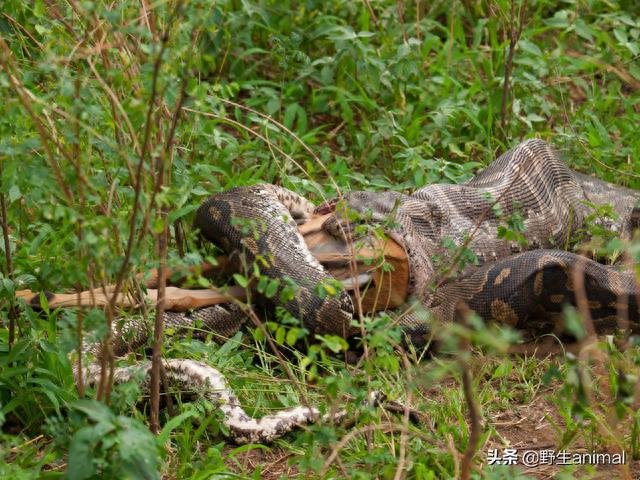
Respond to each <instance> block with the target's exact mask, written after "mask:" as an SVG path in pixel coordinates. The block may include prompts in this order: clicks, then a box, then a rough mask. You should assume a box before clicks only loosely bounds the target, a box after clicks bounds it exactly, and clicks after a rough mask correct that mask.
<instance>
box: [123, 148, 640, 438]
mask: <svg viewBox="0 0 640 480" xmlns="http://www.w3.org/2000/svg"><path fill="white" fill-rule="evenodd" d="M639 201H640V193H639V192H636V191H632V190H628V189H624V188H620V187H615V186H613V185H611V184H608V183H606V182H603V181H600V180H597V179H594V178H591V177H588V176H586V175H581V174H578V173H575V172H573V171H571V170H570V169H569V168H568V167H567V166H566V165H565V164H564V163H563V162H562V161H560V159H559V158H558V155H557V154H556V153H555V151H554V150H553V149H552V148H551V147H550V146H549V145H548V144H546V143H545V142H543V141H541V140H536V139H532V140H527V141H525V142H523V143H521V144H520V145H518V146H516V147H515V148H513V149H512V150H510V151H508V152H506V153H505V154H503V155H502V156H501V157H500V158H498V159H497V160H496V161H495V162H493V163H492V164H491V165H490V166H489V167H487V168H486V169H485V170H484V171H482V172H480V173H479V174H478V175H476V177H475V178H473V179H472V180H470V181H469V182H467V183H464V184H461V185H430V186H427V187H425V188H422V189H420V190H418V191H416V192H415V193H414V194H412V195H404V194H401V193H396V192H383V193H377V192H375V193H374V192H353V193H350V194H348V195H346V196H345V197H344V203H345V204H346V205H348V209H349V211H351V212H354V211H355V212H358V213H359V214H360V217H361V218H364V219H366V220H364V221H365V222H366V223H367V224H377V223H379V224H383V225H385V226H386V231H387V234H388V235H389V236H390V237H391V238H392V239H394V240H395V241H396V242H398V243H399V244H400V245H401V246H402V247H403V248H404V249H405V251H406V253H407V256H408V259H409V268H410V294H411V296H412V297H413V298H417V299H418V300H419V301H420V303H422V304H423V305H424V307H425V308H426V310H427V311H428V312H429V313H430V314H431V317H432V318H434V319H436V320H439V321H454V320H456V311H457V307H458V306H459V305H460V303H461V302H463V303H465V304H466V305H467V306H468V307H469V309H470V310H472V311H474V312H475V313H477V314H478V315H479V316H481V317H482V318H484V319H485V320H496V321H499V322H503V323H505V324H508V325H511V326H513V327H516V328H518V329H522V330H525V331H526V330H535V331H553V330H557V328H558V323H559V322H558V319H559V318H560V314H561V312H562V308H563V305H565V304H567V303H569V304H573V305H576V303H577V302H578V300H579V298H577V297H578V295H579V292H578V291H577V289H576V285H575V277H574V272H575V271H578V272H580V274H581V275H582V278H583V279H584V293H585V296H586V298H585V302H586V305H587V306H588V309H589V313H590V314H591V316H592V318H593V323H594V326H595V327H596V330H602V329H604V328H607V327H611V326H616V325H617V322H618V319H620V318H623V319H624V320H625V322H626V323H625V324H624V325H623V326H626V327H630V329H632V330H634V329H638V326H639V324H640V310H639V308H640V307H639V303H638V299H640V289H639V288H638V284H637V283H636V280H635V277H634V275H633V274H632V273H630V272H626V271H621V270H618V269H616V268H614V267H608V266H604V265H601V264H599V263H597V262H595V261H593V260H590V259H587V258H585V257H583V256H578V255H576V254H573V253H570V252H567V251H563V249H565V248H566V246H568V245H569V242H570V240H571V239H572V237H574V236H575V235H576V234H579V233H580V232H581V231H583V230H584V228H585V224H586V222H587V220H589V219H590V215H591V213H592V212H593V207H592V205H593V204H595V205H602V204H611V205H612V207H613V211H614V213H615V215H613V218H596V219H595V220H594V222H595V223H598V224H599V225H600V226H602V227H604V228H606V229H607V230H609V231H610V232H614V233H615V234H616V235H619V236H620V237H622V238H630V237H631V235H632V232H633V230H634V229H636V228H639V227H640V208H639ZM336 205H340V202H337V201H334V202H330V203H328V204H325V205H322V206H320V207H318V208H317V209H314V206H313V205H312V204H310V203H309V202H308V201H307V200H305V199H304V198H302V197H300V196H299V195H297V194H295V193H293V192H290V191H288V190H285V189H283V188H280V187H276V186H273V185H256V186H253V187H240V188H235V189H232V190H229V191H226V192H222V193H219V194H216V195H214V196H212V197H211V198H209V199H208V200H207V201H206V202H205V203H204V204H203V205H202V206H201V207H200V209H199V210H198V212H197V216H196V226H197V227H198V228H199V229H200V231H201V233H202V235H203V236H204V237H205V238H206V239H208V240H210V241H212V242H214V243H215V244H216V245H219V246H220V247H222V249H223V250H224V251H225V252H226V253H227V254H229V255H230V256H231V257H232V258H235V259H236V261H237V263H238V268H239V269H240V270H245V271H248V272H251V271H253V270H252V269H253V268H255V267H256V266H257V268H258V269H259V271H260V274H261V275H264V276H266V277H268V278H270V279H272V280H276V281H278V282H280V283H279V288H278V291H277V293H276V294H275V295H273V296H271V297H270V298H267V297H266V296H264V295H259V294H258V293H257V291H255V289H254V291H253V294H252V296H253V297H254V298H253V301H254V302H256V303H261V304H263V305H265V306H270V307H275V306H280V307H283V308H284V309H285V310H287V311H288V312H289V313H290V314H292V315H293V316H295V317H296V318H299V319H300V320H301V321H302V322H303V324H304V326H305V327H306V328H307V329H308V330H309V331H310V332H311V333H319V334H326V333H331V334H334V335H340V336H343V337H348V336H350V335H353V334H354V333H356V330H355V329H354V327H353V326H352V324H351V320H352V317H353V312H354V307H353V304H352V301H351V298H350V296H349V295H348V294H347V292H346V291H345V290H343V289H341V288H340V287H339V286H337V285H336V283H335V281H333V279H332V277H331V276H330V275H329V274H328V273H327V272H326V271H325V270H324V268H323V267H322V265H321V264H320V263H319V262H318V261H317V260H316V259H315V258H314V257H313V256H312V255H311V253H310V252H309V250H308V248H307V246H306V244H305V242H304V239H303V238H302V236H301V235H300V234H299V232H298V230H297V224H299V223H302V222H304V221H305V219H307V218H309V216H310V215H311V214H312V213H314V211H316V212H318V211H323V212H324V211H326V209H327V208H330V209H335V207H336ZM335 211H336V212H340V211H342V210H341V209H340V208H337V209H336V210H335ZM513 215H520V217H521V219H522V224H523V225H524V229H523V232H522V238H521V239H520V241H516V240H511V241H507V240H505V239H504V238H501V237H500V236H499V235H498V234H497V232H498V229H499V227H500V226H501V225H504V224H505V220H506V219H508V218H509V217H511V216H513ZM345 218H347V217H346V216H345V215H340V214H339V213H335V215H333V216H332V217H330V218H329V220H327V221H326V222H325V224H324V228H325V229H326V230H327V231H329V232H330V233H331V234H332V235H334V236H335V237H336V238H340V239H347V238H348V237H350V236H352V234H353V232H354V228H353V222H349V221H347V220H345ZM349 218H351V216H349ZM447 243H448V246H446V245H447ZM460 247H466V248H467V249H468V250H469V251H471V252H473V254H474V255H475V257H476V259H477V261H476V262H475V264H470V265H468V266H466V267H465V268H464V269H462V271H459V272H454V273H456V275H451V273H452V269H451V268H446V267H447V266H450V265H452V263H455V262H456V260H457V258H456V257H455V252H456V251H459V249H460ZM434 259H437V260H434ZM454 270H455V269H454ZM445 272H446V273H447V275H443V273H445ZM436 284H437V285H438V286H439V288H437V289H435V291H434V289H433V286H434V285H436ZM291 287H294V293H293V294H292V295H289V296H286V292H287V289H289V290H291ZM331 292H334V293H335V294H330V293H331ZM232 309H235V307H232ZM196 317H199V322H198V323H202V324H203V325H202V327H203V329H204V330H207V329H209V328H212V329H214V330H215V331H218V332H220V331H224V332H226V333H227V334H231V333H233V332H235V331H236V330H237V329H239V328H240V326H241V325H242V323H243V322H244V321H245V316H244V313H243V312H242V310H240V309H235V310H226V309H225V308H224V307H221V306H216V307H209V308H205V309H202V310H200V311H199V312H196V313H194V314H190V315H184V314H169V313H168V314H167V317H166V320H167V323H170V324H171V325H172V326H173V327H174V328H191V327H192V326H193V325H194V322H195V319H196ZM401 324H402V325H404V327H405V329H406V331H407V333H408V334H409V336H410V338H411V340H417V341H416V343H417V344H420V343H421V341H420V338H419V337H420V336H421V335H424V334H425V333H428V331H429V328H428V325H425V324H424V323H423V322H420V321H418V320H416V318H415V317H414V316H412V315H409V316H407V317H406V318H404V319H403V320H402V321H401ZM146 335H148V333H144V332H141V331H140V329H138V331H137V332H135V334H134V338H135V339H136V341H135V342H133V341H127V342H123V343H124V345H123V348H127V347H128V348H131V346H132V344H133V343H136V344H140V343H141V342H144V340H145V338H146ZM194 368H195V367H194ZM208 368H210V367H208ZM218 375H219V373H218ZM123 376H124V377H126V376H127V375H125V374H123ZM205 376H206V375H199V376H198V378H199V380H198V382H200V384H202V383H203V381H204V380H202V378H200V377H203V378H204V377H205ZM182 377H184V372H183V374H182ZM194 378H195V377H194ZM201 380H202V381H201ZM210 383H211V384H212V385H213V384H215V382H210ZM225 388H226V387H225ZM234 398H235V397H234ZM284 417H287V414H286V413H285V414H284ZM284 417H283V418H284ZM294 417H295V421H291V422H289V423H283V424H282V425H281V427H282V428H280V427H278V428H277V429H276V431H277V432H278V435H280V434H283V433H285V432H286V431H288V430H290V429H291V428H293V427H294V426H296V425H299V424H300V423H304V422H307V421H314V420H315V419H317V418H318V415H317V412H316V411H315V410H313V409H311V410H309V409H307V410H305V412H304V413H303V414H301V413H300V411H299V409H293V410H291V418H294ZM287 418H288V417H287ZM245 420H246V418H244V417H241V416H238V417H237V418H235V420H234V418H229V419H228V420H226V421H228V422H230V423H229V424H228V426H229V427H230V431H231V433H232V435H233V432H234V428H233V422H234V421H237V422H241V421H245ZM282 421H283V422H285V420H282ZM238 425H240V423H238ZM257 430H259V428H257ZM267 430H268V431H269V432H272V431H273V429H272V428H271V427H270V429H267ZM267 430H265V432H267ZM273 438H274V436H273V435H272V434H271V433H268V434H267V433H265V434H264V435H263V436H260V434H259V433H255V432H254V434H252V435H249V436H247V435H244V434H243V435H239V436H236V438H235V440H236V441H238V442H244V441H256V440H260V441H268V440H271V439H273Z"/></svg>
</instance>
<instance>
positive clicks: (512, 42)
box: [500, 0, 527, 137]
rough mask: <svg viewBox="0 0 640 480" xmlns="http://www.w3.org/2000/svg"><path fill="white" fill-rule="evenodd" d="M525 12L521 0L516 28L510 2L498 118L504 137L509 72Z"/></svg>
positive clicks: (512, 2)
mask: <svg viewBox="0 0 640 480" xmlns="http://www.w3.org/2000/svg"><path fill="white" fill-rule="evenodd" d="M526 11H527V0H523V2H522V4H521V5H520V12H519V15H518V25H517V28H516V0H511V21H510V22H509V30H510V34H509V52H508V53H507V61H506V63H505V65H504V82H503V84H502V110H501V111H502V115H501V118H500V127H501V129H502V132H503V135H504V136H505V137H506V136H507V135H506V131H507V130H506V129H507V107H508V99H509V91H510V88H511V82H510V80H511V72H512V70H513V57H514V55H515V53H516V45H517V44H518V40H520V36H521V35H522V30H523V29H524V15H525V13H526Z"/></svg>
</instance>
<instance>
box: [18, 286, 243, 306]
mask: <svg viewBox="0 0 640 480" xmlns="http://www.w3.org/2000/svg"><path fill="white" fill-rule="evenodd" d="M45 296H46V297H47V302H48V305H49V307H50V308H59V307H105V306H107V304H108V303H109V300H110V298H111V296H110V295H109V292H108V291H107V292H106V294H105V292H104V291H103V290H102V289H95V290H93V291H91V290H85V291H84V292H81V293H80V295H78V294H77V293H46V294H45ZM16 297H17V298H23V299H24V300H25V301H27V302H28V303H30V304H31V305H33V306H39V305H40V292H32V291H31V290H19V291H17V292H16ZM246 298H247V295H246V291H245V289H244V288H241V287H238V286H231V287H229V288H228V289H225V290H224V291H222V290H221V289H217V288H208V289H203V290H189V289H186V288H178V287H167V289H166V292H165V308H166V309H167V310H171V311H174V312H184V311H186V310H190V309H193V308H202V307H209V306H211V305H218V304H221V303H228V302H231V301H233V300H234V299H236V300H240V301H244V300H246ZM144 300H145V301H146V302H147V303H150V304H153V305H155V303H156V302H157V301H158V290H156V289H154V288H149V289H147V292H146V294H145V296H144ZM116 305H118V306H119V307H122V308H137V307H139V306H140V302H139V301H138V299H136V298H135V297H134V296H133V295H131V294H129V293H126V294H125V293H121V294H119V295H118V298H117V299H116Z"/></svg>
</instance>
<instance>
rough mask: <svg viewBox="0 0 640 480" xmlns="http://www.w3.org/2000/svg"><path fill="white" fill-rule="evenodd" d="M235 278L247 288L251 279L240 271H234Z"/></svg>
mask: <svg viewBox="0 0 640 480" xmlns="http://www.w3.org/2000/svg"><path fill="white" fill-rule="evenodd" d="M233 279H234V280H235V281H236V283H237V284H238V285H240V286H241V287H242V288H247V287H248V286H249V279H248V278H247V277H245V276H244V275H240V274H239V273H234V274H233Z"/></svg>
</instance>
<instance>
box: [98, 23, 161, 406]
mask: <svg viewBox="0 0 640 480" xmlns="http://www.w3.org/2000/svg"><path fill="white" fill-rule="evenodd" d="M168 40H169V37H168V34H167V33H166V32H165V33H164V34H163V36H162V40H161V45H160V51H159V52H158V56H157V58H156V60H155V62H154V65H153V77H152V82H151V97H150V99H149V108H148V109H147V118H146V122H145V129H144V137H143V139H144V140H143V143H142V149H141V151H140V160H139V161H138V165H137V167H136V178H135V181H134V182H133V185H134V197H133V211H132V212H131V218H130V222H129V238H128V239H127V246H126V249H125V254H124V258H123V260H122V265H121V266H120V270H119V271H118V276H117V277H116V285H115V288H114V289H113V294H112V296H111V300H110V301H109V304H108V306H107V337H106V338H105V341H104V344H103V352H102V358H101V365H100V366H101V368H100V383H99V386H98V399H102V398H103V397H106V398H108V397H109V394H110V391H111V383H112V382H113V373H114V367H115V364H114V361H115V360H114V358H113V352H112V345H111V343H112V337H113V331H112V323H113V312H114V310H115V307H116V301H117V299H118V294H119V293H120V289H121V288H122V283H123V282H124V279H125V277H126V275H127V272H128V271H129V262H130V260H131V251H132V249H133V241H134V237H135V231H136V218H137V216H138V210H139V209H140V191H141V190H142V171H143V166H144V160H145V158H146V156H147V152H148V149H149V137H150V133H151V120H152V118H151V116H152V113H153V107H154V105H155V103H156V95H157V90H158V75H159V73H160V64H161V62H162V56H163V54H164V51H165V48H166V46H167V42H168ZM107 362H108V363H109V372H108V378H107V371H106V370H107V369H106V367H107Z"/></svg>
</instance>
